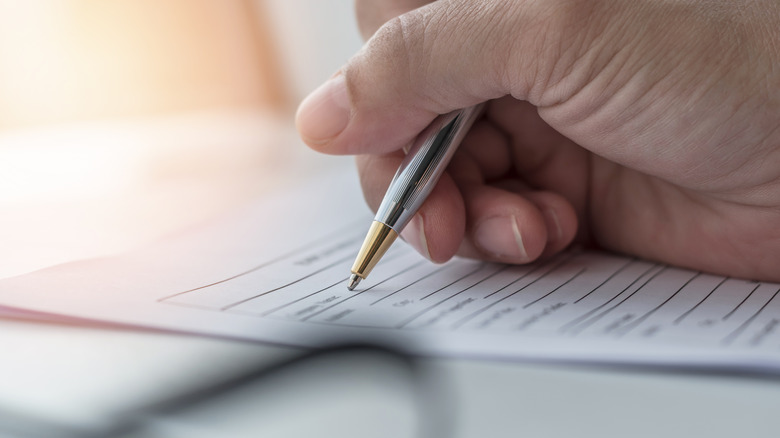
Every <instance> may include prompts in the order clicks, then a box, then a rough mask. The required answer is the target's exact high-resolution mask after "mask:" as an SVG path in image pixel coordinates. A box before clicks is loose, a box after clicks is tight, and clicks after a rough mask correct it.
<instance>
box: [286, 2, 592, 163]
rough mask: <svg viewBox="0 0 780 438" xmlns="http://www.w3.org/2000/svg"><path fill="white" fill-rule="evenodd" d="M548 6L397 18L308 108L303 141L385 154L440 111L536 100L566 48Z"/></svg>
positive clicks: (447, 9)
mask: <svg viewBox="0 0 780 438" xmlns="http://www.w3.org/2000/svg"><path fill="white" fill-rule="evenodd" d="M547 3H548V2H538V1H527V0H522V1H512V2H507V1H502V0H496V1H482V2H468V1H448V0H439V1H436V2H433V3H431V4H428V5H426V6H424V7H421V8H419V9H415V10H413V11H411V12H408V13H406V14H403V15H401V16H399V17H397V18H395V19H393V20H391V21H389V22H388V23H386V24H385V25H384V26H383V27H382V28H380V29H379V31H377V32H376V34H375V35H374V36H373V37H372V38H371V39H370V40H369V41H368V42H367V43H366V45H365V46H364V47H363V49H362V50H361V51H360V52H359V53H358V54H357V55H355V56H354V57H353V58H352V59H351V60H350V61H349V62H348V63H347V65H346V66H345V67H343V68H342V69H341V70H340V71H339V72H338V73H336V74H335V75H334V76H333V77H332V78H331V79H330V80H329V81H327V82H326V83H325V84H323V85H322V86H321V87H320V88H318V89H317V90H316V91H314V92H313V93H312V94H311V95H309V96H308V97H307V98H306V99H305V100H304V101H303V102H302V104H301V106H300V107H299V109H298V114H297V116H296V124H297V126H298V130H299V132H300V134H301V137H302V138H303V140H304V141H305V142H306V143H307V144H309V146H311V147H312V148H314V149H316V150H319V151H321V152H325V153H333V154H366V153H369V154H382V153H387V152H391V151H394V150H398V149H400V148H402V147H404V146H405V145H407V144H408V143H410V142H411V141H412V140H413V139H414V137H415V136H416V135H417V134H418V133H419V132H420V131H422V130H423V129H424V128H425V126H427V125H428V124H429V123H430V122H431V121H432V120H433V118H434V117H436V115H438V114H444V113H447V112H449V111H452V110H455V109H458V108H464V107H468V106H471V105H475V104H477V103H480V102H484V101H486V100H490V99H494V98H498V97H501V96H504V95H507V94H511V95H513V96H514V97H516V98H518V99H522V100H531V101H532V102H533V99H534V94H535V93H536V94H538V93H539V92H540V91H542V90H541V88H539V87H538V86H537V84H542V83H546V81H544V80H540V77H541V76H540V72H541V73H542V76H543V75H544V72H547V71H552V67H553V66H555V61H556V59H555V58H554V57H553V58H551V57H550V56H544V55H545V54H544V53H543V52H544V51H546V50H548V49H547V48H548V47H550V48H557V49H558V50H560V44H559V43H557V42H556V41H552V40H553V39H554V38H555V35H556V32H555V30H551V28H554V27H556V26H551V22H555V21H560V20H558V19H557V18H556V17H557V15H556V14H555V13H552V12H550V10H554V9H555V8H549V7H545V8H542V7H540V5H543V6H549V5H547ZM585 3H587V2H585ZM569 15H570V14H569ZM540 35H542V36H540ZM540 41H541V42H543V43H540ZM545 63H547V64H550V65H549V66H548V65H544V64H545ZM555 67H556V68H560V66H559V65H558V66H555ZM557 95H558V96H559V97H560V96H561V94H560V93H557Z"/></svg>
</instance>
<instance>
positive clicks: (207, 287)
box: [0, 175, 780, 373]
mask: <svg viewBox="0 0 780 438" xmlns="http://www.w3.org/2000/svg"><path fill="white" fill-rule="evenodd" d="M370 221H371V215H370V214H369V212H368V211H367V209H366V207H365V206H364V205H363V201H362V197H361V195H360V193H359V190H358V184H357V181H356V178H355V177H354V175H347V176H343V177H337V176H334V178H332V179H327V180H325V181H320V182H319V183H318V184H313V185H310V186H304V187H300V188H298V189H295V190H286V191H283V192H280V193H278V194H277V195H276V196H274V197H273V198H272V199H265V200H264V201H262V202H259V203H258V204H257V205H255V206H253V207H252V208H250V209H247V210H246V211H244V212H243V213H242V214H241V215H239V216H237V217H234V218H232V219H231V220H226V221H224V222H222V223H219V224H216V225H213V226H211V227H208V228H204V229H201V230H197V231H193V232H191V233H189V234H186V235H182V236H179V237H178V238H175V239H170V240H168V241H166V242H163V243H161V244H158V245H156V246H154V247H150V248H146V249H144V250H142V251H138V252H135V253H132V254H128V255H126V256H123V257H117V258H107V259H99V260H92V261H84V262H78V263H72V264H67V265H62V266H57V267H53V268H49V269H46V270H43V271H39V272H36V273H33V274H30V275H26V276H22V277H16V278H12V279H7V280H4V281H2V282H0V305H2V306H7V307H14V308H19V309H25V310H28V311H35V312H44V313H49V314H53V315H64V316H67V317H70V318H85V319H90V320H99V321H106V322H111V323H119V324H129V325H138V326H149V327H157V328H161V329H168V330H175V331H183V332H192V333H200V334H205V335H213V336H223V337H231V338H241V339H249V340H256V341H264V342H271V343H282V344H289V345H297V346H319V345H323V344H328V343H333V342H340V341H345V340H380V341H382V342H389V343H393V344H395V345H399V346H402V347H404V348H407V349H409V350H411V351H413V352H415V353H418V354H423V355H455V356H472V357H495V358H503V359H523V360H556V361H558V360H561V361H588V362H601V363H634V364H643V365H665V366H693V367H714V368H723V367H725V368H729V369H739V370H743V371H745V370H753V371H761V372H772V373H775V372H778V371H780V297H778V295H779V294H780V284H774V283H765V282H752V281H747V280H742V279H732V278H725V277H720V276H716V275H711V274H707V273H699V272H693V271H689V270H685V269H680V268H676V267H673V266H666V265H661V264H656V263H652V262H649V261H645V260H638V259H632V258H628V257H623V256H618V255H614V254H609V253H600V252H587V251H577V250H574V251H570V252H567V253H565V254H561V255H560V256H557V257H555V258H553V259H551V260H547V261H544V262H541V263H536V264H531V265H526V266H504V265H498V264H491V263H483V262H480V261H474V260H464V259H455V260H453V261H451V262H449V263H446V264H443V265H435V264H432V263H430V262H428V261H426V260H424V259H423V258H421V257H420V256H418V255H417V254H416V253H414V252H413V251H412V250H411V249H410V248H409V247H407V246H406V245H405V244H403V243H400V242H399V243H397V244H396V245H395V246H394V247H393V248H391V250H390V251H389V252H388V254H387V255H386V256H385V257H384V259H383V260H382V261H381V262H380V263H379V265H378V266H377V267H376V268H375V270H374V272H373V273H372V274H371V276H370V277H369V278H368V279H366V280H365V281H363V282H362V283H361V284H360V286H359V287H358V289H356V290H355V291H353V292H350V291H348V290H347V288H346V281H347V278H348V275H349V267H350V266H351V263H352V260H353V258H354V257H355V254H356V252H357V249H358V247H359V246H360V243H361V242H362V239H363V237H364V234H365V232H366V230H367V227H368V225H369V224H370Z"/></svg>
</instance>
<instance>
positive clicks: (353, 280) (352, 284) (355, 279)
mask: <svg viewBox="0 0 780 438" xmlns="http://www.w3.org/2000/svg"><path fill="white" fill-rule="evenodd" d="M360 280H362V278H360V276H359V275H357V274H352V275H351V276H350V277H349V283H347V289H349V290H355V288H356V287H357V285H358V283H360Z"/></svg>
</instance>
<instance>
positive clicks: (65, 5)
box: [0, 0, 361, 277]
mask: <svg viewBox="0 0 780 438" xmlns="http://www.w3.org/2000/svg"><path fill="white" fill-rule="evenodd" d="M360 46H361V40H360V37H359V35H358V31H357V27H356V24H355V21H354V16H353V7H352V1H351V0H329V1H327V2H325V1H321V0H228V1H216V0H102V1H94V0H61V1H47V0H29V1H24V2H20V1H16V0H0V242H3V246H4V247H5V248H6V250H5V251H2V250H0V251H2V253H0V277H3V276H9V275H15V274H19V273H23V272H27V271H30V270H33V269H37V268H39V267H42V266H47V265H50V264H53V263H59V262H62V261H67V260H71V259H76V258H83V257H91V256H95V255H102V254H108V253H113V252H119V251H124V250H127V249H129V248H132V247H134V246H137V245H141V244H143V243H146V242H148V241H150V240H154V239H157V238H159V237H160V236H163V235H165V234H167V233H170V232H171V231H174V230H177V229H180V228H182V227H185V226H188V225H192V224H195V223H199V222H202V221H205V220H209V219H211V218H213V217H214V216H215V215H219V214H220V213H222V212H225V211H229V210H230V209H231V208H233V207H235V206H238V205H240V204H242V203H245V202H248V200H250V199H253V198H256V197H257V196H261V195H262V193H263V192H264V191H266V190H272V189H273V188H274V186H278V185H281V184H286V183H290V181H288V180H287V179H286V175H288V174H289V173H290V169H293V168H298V169H300V168H304V169H308V170H307V171H308V172H315V171H318V170H321V169H323V168H328V167H332V166H337V165H340V164H341V163H342V162H343V161H344V160H340V159H336V158H326V157H318V156H317V154H315V153H313V152H311V151H309V150H308V149H307V148H305V146H303V145H302V143H301V142H300V141H299V140H298V137H297V135H296V133H295V131H294V126H293V116H294V112H295V109H296V106H297V104H298V102H299V101H300V100H301V99H302V98H303V97H304V96H305V95H306V94H307V93H308V92H309V91H311V90H313V89H314V88H316V86H317V85H319V84H320V83H321V82H322V81H324V80H325V79H326V78H328V77H329V76H330V75H331V74H332V73H333V72H334V71H335V70H336V69H338V68H339V66H341V65H342V64H343V63H344V62H345V61H346V60H347V59H349V57H350V56H351V55H352V54H353V53H355V52H356V51H357V50H359V48H360ZM297 174H301V173H300V172H297Z"/></svg>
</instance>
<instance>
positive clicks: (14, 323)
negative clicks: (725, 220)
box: [0, 114, 780, 437]
mask: <svg viewBox="0 0 780 438" xmlns="http://www.w3.org/2000/svg"><path fill="white" fill-rule="evenodd" d="M278 125H279V124H278V123H275V122H273V121H272V122H269V119H268V117H267V116H266V115H262V114H206V115H203V114H201V115H193V116H187V117H179V118H172V119H158V120H151V121H149V120H147V121H135V122H131V123H120V124H116V123H114V124H101V125H99V126H89V125H85V126H81V127H76V128H67V129H66V128H61V129H60V130H54V131H49V132H44V133H26V132H21V133H14V134H13V135H3V136H0V156H2V153H3V151H4V150H11V149H16V148H20V147H23V146H24V145H25V142H30V141H32V142H33V143H34V145H33V146H32V147H38V148H44V149H45V148H46V147H49V146H50V145H51V144H52V142H54V143H57V142H60V141H61V139H62V138H67V139H68V142H67V144H64V145H60V147H68V146H69V145H77V144H81V145H83V144H85V142H84V141H79V139H81V138H83V136H86V137H87V138H89V139H90V141H91V142H92V143H93V144H97V145H98V146H99V145H100V142H101V141H105V140H106V139H111V138H116V137H121V138H131V139H133V142H135V144H143V145H144V146H143V147H140V146H139V147H138V148H137V149H136V148H134V147H133V144H130V143H133V142H130V143H128V145H126V146H125V150H124V152H123V153H129V154H130V155H126V156H125V157H127V156H130V157H135V162H136V163H140V164H139V166H142V168H141V170H140V171H141V172H142V173H143V175H146V179H145V180H143V181H140V182H139V181H136V184H125V185H123V184H124V183H123V184H119V183H116V181H114V182H113V183H111V184H103V186H104V187H108V188H109V189H106V190H105V191H103V192H101V193H97V192H87V193H86V194H85V193H84V192H82V193H81V194H77V195H74V196H72V197H70V198H69V197H67V196H62V194H61V193H60V192H57V191H56V190H57V189H56V187H51V188H49V189H47V188H46V187H43V188H42V189H41V190H40V191H39V192H38V193H36V194H33V196H31V197H30V199H32V200H30V199H27V200H24V199H15V198H13V196H14V194H13V193H14V192H13V187H11V188H7V189H6V191H5V192H0V200H2V203H0V214H2V216H3V217H4V218H5V222H6V226H5V227H3V228H2V230H0V238H2V241H4V242H6V243H5V244H4V245H3V246H2V247H0V266H2V272H0V273H1V274H3V275H4V276H7V275H11V274H17V273H21V272H24V271H28V270H31V269H34V268H36V267H42V266H45V265H49V264H52V263H59V262H63V261H67V260H71V259H74V258H81V257H87V256H97V255H102V254H109V253H114V252H118V251H123V250H126V249H129V248H132V247H133V246H135V245H141V244H144V243H146V242H149V241H151V240H154V239H156V238H159V237H160V236H161V235H164V234H166V233H170V232H173V231H175V230H177V229H180V228H182V227H187V226H191V225H193V224H195V223H198V222H201V221H204V220H209V219H210V218H213V217H216V216H218V215H220V214H222V213H224V212H226V211H229V210H230V209H231V208H234V207H236V206H239V205H241V204H242V202H246V201H248V200H249V199H251V198H253V197H255V196H258V195H260V194H262V193H263V191H265V190H271V189H272V188H273V185H274V184H278V183H283V182H284V179H283V175H279V174H273V175H275V176H274V177H273V178H271V177H270V176H271V174H272V173H273V172H274V170H271V169H270V168H269V166H268V163H269V162H272V163H280V162H284V161H285V160H288V159H295V160H302V161H304V162H305V163H304V165H306V166H309V168H310V169H311V170H312V173H316V171H317V169H320V168H323V167H327V166H332V165H344V160H334V159H331V158H321V157H317V156H315V155H314V154H309V153H308V152H307V151H306V150H305V149H304V148H303V146H301V145H300V144H299V143H298V142H297V140H296V139H295V136H294V133H292V128H291V127H290V126H287V125H284V124H282V127H278ZM275 126H276V127H275ZM62 129H66V131H62ZM95 132H100V133H101V134H100V135H99V136H98V137H93V136H94V135H95V134H94V133H95ZM31 139H33V140H31ZM172 139H175V141H172ZM46 145H49V146H46ZM160 145H168V146H160ZM171 145H173V146H171ZM280 145H284V149H280ZM152 146H154V147H152ZM155 147H156V148H157V149H156V150H154V152H153V153H151V152H150V150H152V149H154V148H155ZM224 148H228V150H229V151H228V153H227V154H225V149H224ZM214 151H217V152H214ZM219 151H221V152H219ZM98 152H99V147H98V148H97V149H95V150H87V151H86V152H84V153H86V154H93V156H95V157H98V158H99V157H100V153H98ZM183 152H189V154H188V155H189V157H190V158H189V162H188V163H185V164H186V166H184V167H182V166H173V167H172V168H168V167H160V164H159V163H160V162H161V161H163V162H164V161H165V160H171V159H172V157H177V156H183ZM212 153H213V154H216V155H214V156H213V157H212V156H211V155H210V154H212ZM133 154H136V155H133ZM225 155H229V156H231V157H233V158H232V159H226V158H225ZM139 157H140V158H139ZM193 157H195V158H193ZM174 161H176V160H174ZM247 163H250V164H247ZM144 166H145V167H144ZM150 169H151V170H150ZM155 169H156V170H155ZM161 169H162V170H161ZM136 171H138V168H136ZM149 175H151V176H149ZM125 182H126V181H125ZM18 183H19V184H23V181H21V180H20V181H19V182H18ZM93 183H99V182H95V181H93ZM87 186H89V184H87ZM47 190H49V191H48V192H47ZM3 197H5V198H3ZM139 212H140V213H139ZM0 345H2V346H3V347H2V348H3V355H2V357H3V359H2V361H0V375H2V376H5V377H4V378H3V379H0V436H3V435H2V433H3V430H4V427H3V424H12V423H13V422H14V421H15V420H14V418H13V417H12V416H11V417H9V416H8V414H16V415H18V418H28V419H30V418H40V419H43V420H45V421H49V422H52V424H63V425H76V426H78V425H82V426H89V425H94V424H99V423H100V422H102V421H105V419H106V418H110V416H112V415H116V414H117V413H121V412H124V411H126V410H128V409H132V408H134V407H136V406H138V405H141V404H146V403H149V402H150V401H152V400H155V399H161V398H165V397H166V396H167V395H168V394H171V393H175V392H177V391H183V390H185V389H186V388H190V387H192V386H193V385H199V384H202V383H203V382H208V381H210V380H213V379H215V378H219V377H220V376H225V375H229V374H231V373H236V372H239V371H241V370H242V369H246V368H247V367H250V366H252V367H254V366H257V365H258V364H263V363H271V362H274V361H276V360H279V359H282V358H285V357H289V356H290V355H293V354H296V353H298V351H297V350H294V349H289V348H284V347H277V346H268V345H258V344H249V343H240V342H233V341H227V340H218V339H209V338H199V337H194V336H187V335H178V334H171V333H159V332H153V331H140V330H129V329H122V328H109V327H98V326H86V325H69V324H54V323H49V322H38V321H35V320H34V319H26V317H20V316H19V315H16V316H11V317H6V318H2V319H0ZM424 362H425V365H426V366H427V367H429V369H430V370H431V371H433V373H434V374H435V375H436V376H438V377H439V381H440V382H441V383H442V391H443V392H442V393H441V395H439V397H441V398H442V400H440V402H442V403H443V402H444V401H448V402H453V403H452V405H451V407H453V408H454V409H455V411H454V413H453V414H452V415H451V421H452V424H453V425H454V428H455V431H456V433H455V435H456V436H459V437H484V436H491V437H500V436H517V435H518V433H522V434H523V436H545V437H557V436H561V437H563V436H566V437H570V436H625V435H628V436H634V437H644V436H648V437H650V436H653V437H657V436H709V437H727V436H728V437H731V436H737V435H738V436H754V437H761V436H775V434H776V431H777V430H778V426H780V420H778V418H777V416H776V415H774V411H775V409H776V404H777V400H778V399H779V398H778V397H779V396H780V381H779V380H777V379H766V378H752V377H739V376H723V375H698V374H691V373H685V374H683V373H674V372H659V371H648V370H636V369H629V370H627V369H605V368H594V367H587V368H586V367H576V366H551V365H547V364H528V363H524V364H518V363H501V362H489V361H474V360H439V359H426V360H424ZM392 374H393V372H392V371H391V370H387V369H386V367H385V366H383V365H381V364H379V365H377V364H374V365H371V364H370V363H369V365H365V364H362V365H361V363H359V362H358V363H355V362H349V363H346V364H345V363H343V362H338V361H334V362H331V363H329V364H325V365H323V366H322V367H320V368H318V370H317V373H312V372H308V371H305V370H304V371H303V372H301V373H299V374H291V375H290V376H282V378H281V380H279V381H278V382H269V383H264V384H262V385H257V386H250V387H247V388H246V390H243V391H240V392H239V393H236V394H234V395H231V396H230V397H229V398H226V399H224V400H222V401H221V402H220V403H214V404H212V405H207V406H204V407H201V408H199V409H198V410H197V412H194V413H193V412H189V413H185V414H181V415H178V416H176V417H172V418H169V419H157V420H156V421H155V422H154V426H153V428H152V429H150V431H149V436H157V435H163V436H169V437H170V436H172V437H175V436H188V437H192V436H203V437H207V436H208V437H210V436H235V437H237V436H323V435H324V436H340V437H350V436H388V437H391V436H392V437H399V436H412V435H411V431H413V430H414V424H415V421H416V418H415V415H416V414H415V411H414V409H413V406H414V405H413V403H412V402H411V399H410V396H409V393H408V391H406V390H404V389H403V388H405V386H404V385H397V384H395V383H393V382H395V381H396V380H394V379H391V378H388V376H390V375H392ZM18 418H17V419H18ZM323 431H325V433H323Z"/></svg>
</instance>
